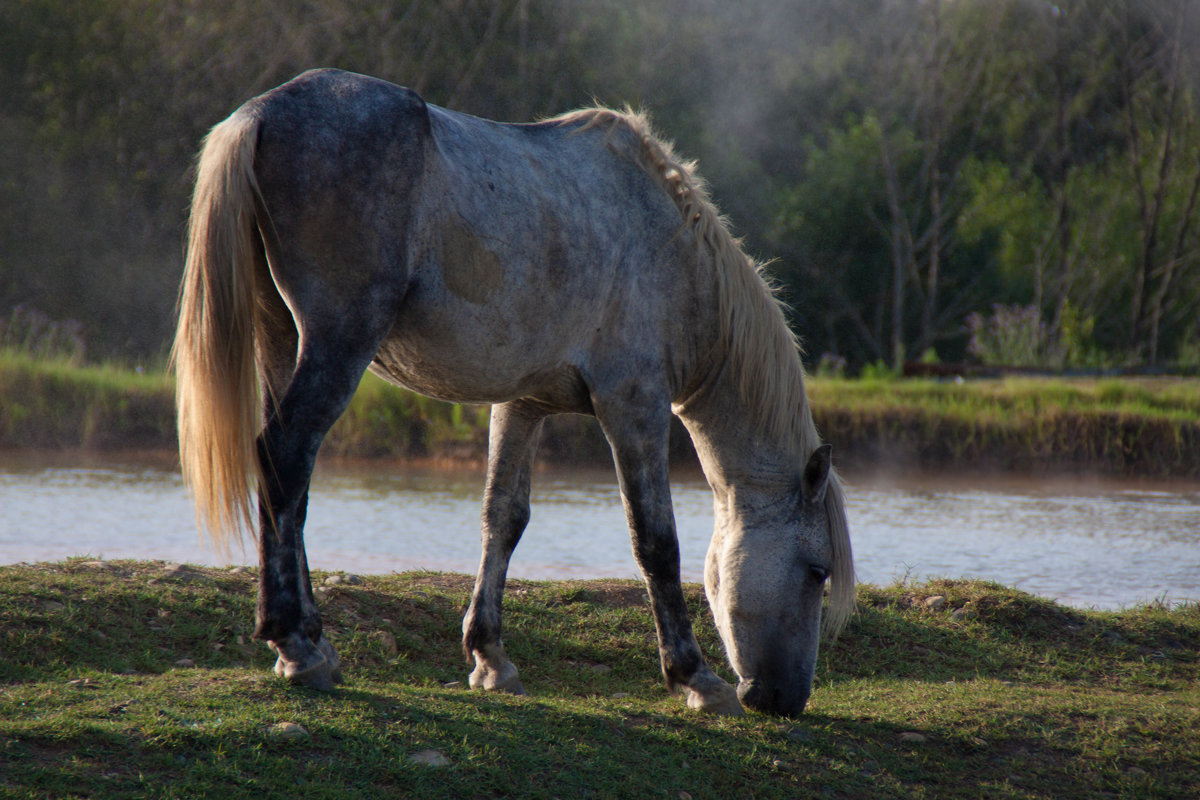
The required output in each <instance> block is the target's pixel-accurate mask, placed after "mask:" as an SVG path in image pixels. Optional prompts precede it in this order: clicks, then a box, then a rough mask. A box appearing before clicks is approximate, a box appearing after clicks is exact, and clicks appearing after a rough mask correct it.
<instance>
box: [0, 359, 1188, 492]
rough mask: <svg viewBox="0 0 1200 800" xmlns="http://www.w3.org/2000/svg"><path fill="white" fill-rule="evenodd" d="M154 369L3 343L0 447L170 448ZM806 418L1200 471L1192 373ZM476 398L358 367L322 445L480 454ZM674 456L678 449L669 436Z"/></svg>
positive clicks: (830, 390)
mask: <svg viewBox="0 0 1200 800" xmlns="http://www.w3.org/2000/svg"><path fill="white" fill-rule="evenodd" d="M172 392H173V389H172V383H171V380H170V378H169V377H168V376H165V375H162V374H161V373H153V374H138V373H136V372H134V371H132V370H123V369H119V368H115V367H71V366H68V365H65V364H62V363H56V362H44V361H36V360H33V359H31V358H29V357H28V356H23V355H20V354H14V353H10V352H5V351H0V447H48V448H72V447H74V448H77V447H82V448H113V447H131V448H134V447H135V448H146V447H161V448H164V449H170V448H174V446H175V442H174V421H173V414H174V410H173V407H174V401H173V397H172ZM809 394H810V397H811V400H812V405H813V409H814V414H815V416H816V418H817V424H818V427H820V429H821V431H822V433H823V435H824V436H825V438H826V439H827V440H828V441H830V442H832V443H833V444H834V447H835V450H836V453H837V458H838V460H839V462H841V463H843V464H850V465H853V466H856V467H862V468H871V467H874V466H883V467H894V466H920V467H925V468H943V469H945V468H949V469H984V470H1032V471H1041V472H1047V471H1061V470H1069V471H1080V472H1095V473H1106V474H1114V475H1146V476H1154V477H1168V476H1173V477H1198V476H1200V379H1196V378H1178V379H1168V378H1124V379H1103V380H1097V379H1070V380H1068V379H1020V378H1009V379H1003V380H975V381H968V382H965V383H954V382H947V381H943V382H938V381H932V380H842V379H812V380H811V381H810V385H809ZM487 420H488V411H487V407H486V406H462V405H456V404H450V403H441V402H438V401H434V400H429V399H428V398H424V397H420V396H418V395H415V394H412V393H410V392H405V391H401V390H398V389H396V388H394V387H391V386H388V385H387V384H385V383H384V382H383V381H381V380H379V379H378V378H375V377H374V376H371V375H367V376H366V377H365V378H364V379H363V382H362V384H361V385H360V387H359V391H358V393H357V394H356V395H355V397H354V400H353V402H352V403H351V405H350V408H349V409H347V411H346V413H345V414H344V415H343V416H342V418H341V420H339V422H338V423H337V424H336V425H335V426H334V429H333V430H332V431H331V432H330V435H329V437H328V438H327V439H326V442H325V445H324V449H323V451H322V452H323V453H325V454H328V455H338V456H352V457H391V458H412V457H433V458H451V459H458V460H462V459H469V460H482V459H483V457H484V452H485V450H486V447H487ZM673 448H674V452H675V454H676V456H677V457H679V458H687V457H688V453H689V446H688V444H687V437H686V434H685V433H684V432H683V430H682V427H681V426H677V427H676V428H675V429H674V431H673ZM541 454H542V456H543V457H544V458H547V459H549V460H555V461H569V460H576V461H592V462H597V463H608V461H609V458H610V456H609V455H608V450H607V447H606V445H605V442H604V438H603V436H602V435H601V433H600V431H599V428H598V426H597V425H595V423H594V422H593V421H592V420H588V419H585V418H582V417H574V416H563V417H556V418H553V419H551V420H550V421H549V424H548V425H547V428H546V433H545V435H544V437H543V441H542V448H541Z"/></svg>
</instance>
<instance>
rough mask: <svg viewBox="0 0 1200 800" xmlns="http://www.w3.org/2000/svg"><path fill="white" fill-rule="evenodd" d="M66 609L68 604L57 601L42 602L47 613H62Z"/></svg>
mask: <svg viewBox="0 0 1200 800" xmlns="http://www.w3.org/2000/svg"><path fill="white" fill-rule="evenodd" d="M66 607H67V604H66V603H60V602H58V601H57V600H43V601H42V608H43V609H44V610H46V611H50V612H54V611H62V610H63V609H64V608H66Z"/></svg>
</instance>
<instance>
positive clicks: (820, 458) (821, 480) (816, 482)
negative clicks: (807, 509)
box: [800, 444, 833, 504]
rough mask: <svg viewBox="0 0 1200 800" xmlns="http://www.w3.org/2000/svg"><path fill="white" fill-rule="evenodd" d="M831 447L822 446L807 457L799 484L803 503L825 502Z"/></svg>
mask: <svg viewBox="0 0 1200 800" xmlns="http://www.w3.org/2000/svg"><path fill="white" fill-rule="evenodd" d="M832 453H833V446H832V445H828V444H823V445H821V446H820V447H818V448H817V449H816V450H814V451H813V454H812V455H811V456H809V459H808V463H807V464H806V465H805V466H804V477H803V478H802V479H801V482H800V490H801V492H802V493H803V497H804V502H805V503H814V504H816V503H823V502H825V489H826V487H828V486H829V469H830V456H831V454H832Z"/></svg>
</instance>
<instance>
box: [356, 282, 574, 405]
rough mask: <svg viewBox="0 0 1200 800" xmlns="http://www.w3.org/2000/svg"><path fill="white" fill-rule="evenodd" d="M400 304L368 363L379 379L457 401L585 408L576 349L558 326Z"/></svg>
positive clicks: (495, 312)
mask: <svg viewBox="0 0 1200 800" xmlns="http://www.w3.org/2000/svg"><path fill="white" fill-rule="evenodd" d="M410 299H411V298H410ZM450 305H451V306H454V305H459V304H456V303H452V304H450ZM466 305H470V304H466ZM405 306H406V309H405V311H404V312H403V313H402V314H401V316H400V318H399V319H397V321H396V323H395V325H394V326H393V327H392V331H391V333H390V334H389V335H388V337H387V338H386V339H385V340H384V342H383V344H382V345H381V346H380V348H379V351H378V353H377V354H376V356H375V361H374V363H373V364H372V371H374V372H375V373H376V374H379V375H380V376H381V377H383V378H385V379H386V380H389V381H391V382H393V383H396V384H398V385H400V386H403V387H405V388H408V389H411V390H412V391H415V392H418V393H420V394H423V395H426V396H429V397H435V398H438V399H440V400H449V401H452V402H458V403H503V402H508V401H510V400H516V399H518V398H524V397H528V398H534V399H537V400H539V401H540V402H542V403H543V404H544V405H546V406H548V407H550V408H553V409H554V410H558V411H564V412H569V411H570V412H578V413H586V412H587V411H588V410H589V409H590V407H591V403H590V400H589V399H588V391H587V386H586V385H585V384H584V382H583V380H582V379H581V377H580V370H579V366H580V365H579V363H578V359H577V358H576V357H574V356H573V351H575V350H577V348H575V347H572V346H571V343H570V342H569V341H568V339H569V337H568V336H566V335H565V332H564V331H563V330H561V326H559V325H545V326H544V327H543V325H542V320H541V319H539V318H538V317H532V318H531V320H532V326H529V325H515V324H513V322H514V321H513V320H510V319H505V317H506V315H504V314H502V313H498V310H497V309H495V308H493V309H492V310H491V311H490V312H489V310H488V309H480V308H478V307H474V308H465V309H460V313H458V314H452V315H443V314H439V313H436V311H435V310H432V309H422V310H415V309H413V308H412V307H411V304H410V303H408V302H406V304H405ZM542 319H544V317H543V318H542Z"/></svg>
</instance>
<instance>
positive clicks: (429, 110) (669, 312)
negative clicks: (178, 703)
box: [245, 70, 703, 408]
mask: <svg viewBox="0 0 1200 800" xmlns="http://www.w3.org/2000/svg"><path fill="white" fill-rule="evenodd" d="M245 112H246V113H251V114H254V115H255V116H256V117H257V119H258V120H259V143H258V150H257V155H256V164H255V171H256V174H257V176H258V179H259V183H260V186H261V188H262V197H263V204H264V206H265V211H266V216H267V217H269V220H270V224H269V225H261V224H260V229H261V230H262V231H263V234H264V240H265V241H266V244H267V251H268V257H269V260H270V262H271V271H272V277H273V278H274V281H275V284H276V285H277V286H278V287H279V289H280V291H281V293H282V294H283V295H284V297H285V299H286V300H287V302H288V306H289V308H291V309H292V310H293V312H294V313H296V314H297V315H298V317H300V319H298V320H297V322H298V324H299V325H300V326H301V327H303V326H304V323H305V320H304V319H303V317H304V316H305V315H306V314H307V315H309V316H316V315H321V314H327V315H328V314H337V313H341V314H345V313H346V310H349V309H353V308H361V307H362V304H363V303H364V302H370V303H380V302H385V303H389V304H394V309H392V313H393V314H394V319H395V321H394V325H393V327H392V330H391V332H390V334H389V335H388V336H387V337H386V338H385V340H384V341H383V342H382V343H381V345H380V348H379V353H378V356H377V358H376V363H375V367H376V369H377V370H378V371H380V372H382V373H384V374H385V375H386V376H387V377H389V378H391V379H393V380H395V381H396V382H398V383H401V384H403V385H406V386H409V387H410V388H413V389H416V390H417V391H421V392H424V393H426V394H430V395H434V396H438V397H444V398H448V399H455V400H473V401H482V402H497V401H502V400H507V399H513V398H515V397H521V396H529V395H537V394H543V395H546V394H547V392H548V393H549V394H553V395H556V396H561V397H564V398H567V397H569V399H564V400H563V402H562V405H564V406H568V407H572V408H576V407H578V406H579V405H580V404H579V402H578V398H579V396H580V393H581V386H580V381H579V379H578V378H576V377H575V376H578V375H579V374H581V373H584V372H587V371H588V370H589V368H594V369H593V370H592V371H593V372H594V371H597V370H598V369H599V367H597V366H596V365H597V364H598V362H600V361H604V360H605V359H609V360H611V357H610V356H611V354H614V353H622V354H625V355H628V354H630V353H634V351H642V356H643V358H644V360H645V359H651V358H655V357H657V355H658V354H660V353H661V352H663V351H664V350H667V349H669V350H671V351H672V352H676V353H678V352H686V350H687V348H682V349H681V348H680V347H678V346H677V345H678V343H677V342H668V341H666V340H667V339H669V338H678V337H679V336H680V335H681V332H682V331H685V330H687V329H692V330H695V329H696V328H697V327H699V325H698V323H697V321H696V320H692V319H689V318H688V317H689V315H694V313H695V312H696V310H697V308H699V307H700V306H701V305H703V304H698V303H697V302H696V291H697V287H696V286H695V285H694V283H695V280H696V274H697V273H696V270H695V269H694V268H689V267H688V265H687V264H686V263H685V262H687V261H688V260H689V259H694V258H695V253H696V248H695V245H694V241H693V240H692V239H691V238H690V236H689V235H688V233H687V231H686V230H683V226H682V224H681V220H680V216H679V212H678V210H677V209H676V207H675V206H674V204H673V203H672V201H671V199H670V198H669V197H668V196H667V195H666V194H665V193H664V192H663V191H662V190H661V188H660V187H659V186H658V184H657V183H656V182H655V181H654V179H653V178H652V177H651V176H649V175H648V174H647V173H646V171H645V169H644V168H643V167H642V166H641V165H640V164H639V163H638V161H637V158H636V155H635V153H636V150H637V143H636V142H634V141H625V139H630V138H631V137H630V136H629V135H628V132H626V131H621V130H612V129H605V128H603V127H589V126H588V125H586V124H585V123H574V124H563V123H559V122H549V123H539V124H529V125H513V124H505V123H496V122H491V121H488V120H482V119H478V118H475V117H472V116H470V115H466V114H460V113H457V112H453V111H448V110H446V109H441V108H438V107H437V106H432V105H427V104H426V103H425V102H424V101H423V100H422V99H421V98H420V97H419V96H418V95H417V94H416V93H415V92H413V91H411V90H409V89H405V88H402V87H399V86H396V85H394V84H391V83H388V82H386V81H382V80H378V79H374V78H368V77H365V76H361V75H355V74H351V73H344V72H339V71H335V70H320V71H314V72H309V73H305V74H304V75H302V76H300V77H298V78H296V79H294V80H292V81H290V82H289V83H287V84H284V85H283V86H281V87H279V88H277V89H274V90H272V91H271V92H268V93H266V94H265V95H262V96H260V97H259V98H256V99H255V100H253V101H251V102H250V103H248V104H247V106H246V107H245ZM679 267H685V268H684V269H679ZM339 300H340V302H341V306H342V310H340V311H339V310H336V309H333V308H331V304H335V305H336V304H337V303H338V301H339ZM671 371H672V372H673V373H678V372H679V371H680V370H679V369H673V370H671ZM545 386H551V387H565V388H555V389H551V390H545V389H544V387H545Z"/></svg>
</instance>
